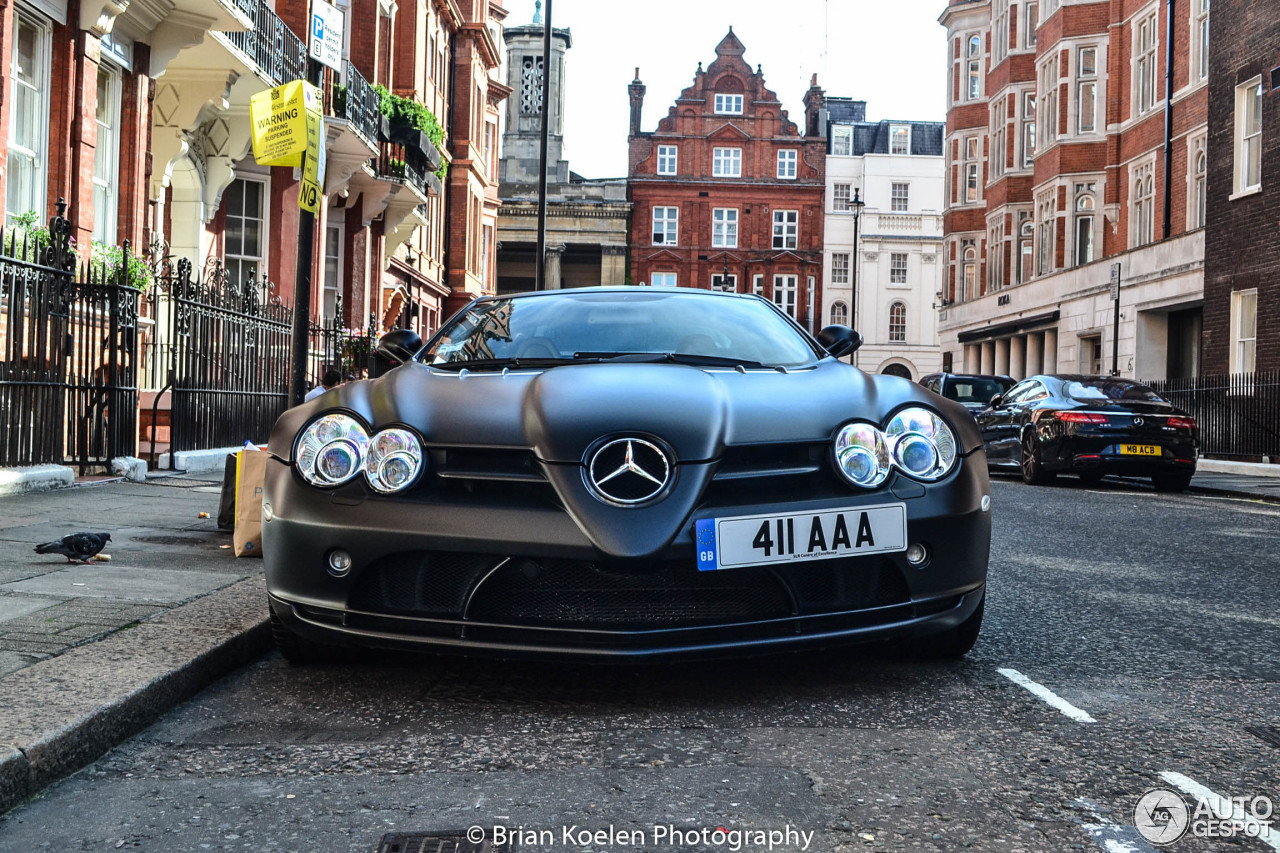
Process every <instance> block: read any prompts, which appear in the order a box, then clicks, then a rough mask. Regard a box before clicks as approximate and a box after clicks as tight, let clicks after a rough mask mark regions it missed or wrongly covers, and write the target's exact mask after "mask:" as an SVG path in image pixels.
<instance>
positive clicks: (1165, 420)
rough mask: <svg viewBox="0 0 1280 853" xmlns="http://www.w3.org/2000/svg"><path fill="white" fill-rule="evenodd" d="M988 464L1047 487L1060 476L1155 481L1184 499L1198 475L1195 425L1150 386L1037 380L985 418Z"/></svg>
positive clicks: (1106, 380)
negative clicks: (1116, 476) (1013, 470)
mask: <svg viewBox="0 0 1280 853" xmlns="http://www.w3.org/2000/svg"><path fill="white" fill-rule="evenodd" d="M976 417H977V420H978V426H979V428H981V430H982V440H983V442H984V443H985V445H986V449H987V462H988V463H989V464H990V465H991V466H992V467H995V468H1001V467H1004V468H1017V469H1019V470H1020V471H1021V472H1022V479H1023V481H1024V482H1027V483H1032V484H1036V485H1044V484H1046V483H1049V482H1051V481H1052V480H1053V479H1054V477H1056V476H1057V475H1058V474H1059V473H1060V472H1068V473H1072V474H1075V475H1077V476H1078V477H1080V479H1082V480H1085V481H1088V482H1096V481H1097V480H1100V479H1102V477H1103V476H1104V475H1106V474H1120V475H1124V476H1129V477H1150V478H1151V480H1152V482H1153V483H1154V484H1155V487H1156V488H1157V489H1159V490H1161V491H1168V492H1180V491H1182V490H1183V489H1185V488H1186V487H1187V485H1188V484H1189V483H1190V482H1191V477H1192V475H1193V474H1195V472H1196V455H1197V452H1198V450H1199V447H1200V428H1199V427H1198V426H1197V425H1196V422H1195V419H1194V418H1192V417H1191V416H1190V415H1188V414H1187V413H1186V412H1184V411H1182V410H1181V409H1179V408H1177V407H1175V406H1174V405H1173V404H1172V403H1170V402H1169V401H1168V400H1165V399H1164V398H1163V397H1161V396H1160V395H1159V394H1157V393H1155V392H1154V391H1152V390H1151V389H1150V388H1148V387H1147V386H1145V385H1142V384H1140V383H1137V382H1133V381H1130V380H1128V379H1119V378H1116V377H1112V376H1077V375H1057V376H1031V377H1028V378H1027V379H1024V380H1023V381H1021V382H1019V383H1018V384H1017V385H1015V386H1014V387H1013V388H1011V389H1010V390H1009V392H1008V393H1006V394H1003V395H1001V396H1000V397H998V398H997V399H995V400H993V401H992V404H991V406H990V407H989V408H988V409H986V410H985V411H982V412H979V413H978V414H977V416H976Z"/></svg>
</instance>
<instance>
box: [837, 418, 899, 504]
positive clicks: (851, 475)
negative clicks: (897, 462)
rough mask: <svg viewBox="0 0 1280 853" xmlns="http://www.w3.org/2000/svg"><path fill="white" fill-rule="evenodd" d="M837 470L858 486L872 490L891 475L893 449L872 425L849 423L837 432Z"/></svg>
mask: <svg viewBox="0 0 1280 853" xmlns="http://www.w3.org/2000/svg"><path fill="white" fill-rule="evenodd" d="M835 454H836V467H837V468H839V469H840V473H841V474H843V475H844V477H845V479H847V480H848V481H849V482H851V483H853V484H854V485H855V486H862V487H863V488H872V487H875V486H878V485H880V484H881V483H883V482H884V480H885V477H888V476H889V465H890V459H889V448H888V445H887V444H886V442H885V438H884V434H883V433H881V432H880V430H878V429H876V428H875V427H874V426H872V425H871V424H863V423H853V424H845V425H844V426H843V427H841V428H840V431H839V432H838V433H836V443H835Z"/></svg>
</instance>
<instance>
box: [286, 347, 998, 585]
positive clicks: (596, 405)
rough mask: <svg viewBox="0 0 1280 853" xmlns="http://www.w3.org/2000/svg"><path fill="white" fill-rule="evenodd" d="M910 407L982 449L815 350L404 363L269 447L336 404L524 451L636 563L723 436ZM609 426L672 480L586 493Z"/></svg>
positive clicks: (771, 437) (289, 418) (805, 428)
mask: <svg viewBox="0 0 1280 853" xmlns="http://www.w3.org/2000/svg"><path fill="white" fill-rule="evenodd" d="M910 403H925V404H928V405H931V406H933V407H934V408H935V409H937V410H938V411H940V412H942V413H943V414H944V415H945V416H946V418H947V420H948V421H949V422H950V423H951V425H952V428H953V429H954V430H955V432H956V436H957V438H958V440H959V444H960V446H961V448H963V452H964V453H965V454H968V453H969V452H971V451H973V450H975V449H977V448H980V447H981V446H982V441H981V437H980V435H979V433H978V430H977V427H976V424H975V423H974V420H973V418H972V417H971V416H970V415H969V413H968V412H967V411H965V409H964V408H963V407H962V406H960V405H959V404H957V403H954V402H952V401H950V400H944V399H943V398H941V397H939V396H937V395H935V394H933V393H932V392H930V391H928V390H926V389H924V388H923V387H922V386H920V385H917V384H914V383H912V382H909V381H907V380H905V379H900V378H897V377H891V376H869V375H867V374H864V373H863V372H862V371H860V370H858V369H856V368H853V367H850V366H849V365H847V364H843V363H841V362H838V361H836V360H835V359H824V360H823V361H821V362H819V363H818V364H817V365H815V366H813V367H810V368H805V369H800V370H794V371H790V372H785V373H784V372H782V371H780V370H750V371H745V372H739V371H736V370H723V369H703V368H699V367H691V366H686V365H678V364H644V363H619V364H609V363H603V364H582V365H565V366H562V367H555V368H552V369H548V370H536V371H535V370H512V371H508V372H506V373H503V372H501V371H477V372H464V373H459V372H457V371H445V370H438V369H434V368H431V367H428V366H425V365H421V364H407V365H403V366H401V367H399V368H396V369H395V370H393V371H391V372H390V373H388V374H387V375H386V376H384V377H382V378H380V379H377V380H371V381H362V382H352V383H347V384H346V385H343V386H340V387H338V388H335V389H333V390H331V391H328V392H326V393H325V394H322V395H320V396H319V397H317V398H316V399H314V400H312V401H311V402H309V403H304V404H303V405H301V406H297V407H295V408H293V409H290V410H288V411H287V412H285V414H284V415H282V416H281V418H280V420H279V421H278V422H277V423H276V427H275V429H274V430H273V432H272V436H271V441H270V445H269V449H270V451H271V452H272V453H273V454H274V455H276V456H278V457H280V458H282V459H290V457H291V454H292V447H293V442H294V438H295V436H296V435H297V434H298V432H299V431H300V430H301V429H302V428H303V427H305V426H306V425H307V424H308V423H310V422H311V421H312V420H313V419H314V418H315V417H316V416H318V415H320V414H321V413H322V412H325V411H331V410H335V409H343V410H347V411H349V412H352V413H354V414H356V415H358V416H359V417H360V418H362V419H363V420H364V421H365V422H366V423H367V424H369V425H370V426H371V427H372V428H373V430H374V431H377V430H379V429H381V428H383V427H387V426H391V425H398V424H403V425H408V426H411V427H413V428H414V429H415V430H417V431H418V432H419V433H421V434H422V436H423V437H424V438H425V439H426V441H427V443H428V444H431V445H436V446H465V447H472V448H475V447H503V448H522V449H524V448H527V449H531V450H532V451H533V452H534V453H535V454H536V456H537V457H538V459H540V460H541V461H542V462H543V463H544V464H543V466H542V467H543V470H544V471H545V473H546V476H547V478H548V480H549V481H550V484H551V486H552V487H553V488H554V489H555V491H556V494H557V495H558V496H559V499H560V501H561V502H562V503H563V505H564V507H565V509H566V510H567V511H568V512H569V514H570V515H571V516H572V517H573V519H574V521H575V522H576V523H577V525H578V526H579V528H580V529H581V530H582V531H583V533H584V535H586V537H587V538H588V539H589V540H590V541H591V543H592V544H593V545H594V546H595V547H596V548H597V549H598V550H599V551H600V552H601V554H602V555H604V556H605V557H607V558H610V559H618V560H629V559H643V558H650V557H652V556H654V555H656V554H659V553H661V552H662V551H664V549H666V548H667V547H668V545H670V543H671V542H672V541H673V539H674V538H675V537H676V535H678V534H679V532H680V531H681V530H682V529H684V526H685V525H686V524H687V521H688V519H689V517H690V515H691V514H692V513H693V511H694V509H695V508H696V507H697V506H698V502H699V501H700V500H701V497H702V494H703V492H704V491H705V489H706V487H707V485H708V483H709V482H710V480H711V477H712V475H713V473H714V468H715V466H714V465H711V464H707V463H710V462H712V461H714V460H716V459H718V458H719V457H720V455H721V453H722V451H723V449H724V448H725V446H726V445H743V444H762V443H778V444H782V443H791V442H818V441H829V440H830V439H831V437H832V435H833V434H834V432H835V430H836V429H837V427H839V426H840V425H841V424H843V423H845V422H847V421H849V420H853V419H858V420H866V421H872V422H875V423H878V424H881V425H883V424H884V423H885V422H886V421H887V419H888V417H889V415H890V414H891V413H892V412H893V411H894V410H896V409H898V408H901V407H902V406H904V405H906V404H910ZM621 436H639V437H648V438H656V439H658V441H659V442H660V443H663V444H665V445H667V447H668V448H670V450H671V451H672V452H673V454H674V456H675V460H674V461H675V466H674V471H673V476H672V480H671V484H670V487H669V488H668V490H667V492H666V494H665V496H664V497H663V498H662V499H661V500H658V501H655V502H654V503H652V504H648V505H642V506H637V507H627V508H620V507H618V506H614V505H610V504H606V503H604V502H602V501H600V500H598V499H597V498H595V497H594V495H593V494H592V493H591V492H590V491H589V490H588V488H587V485H586V483H585V478H584V477H583V468H584V466H583V461H584V457H585V456H586V455H587V453H588V451H589V450H591V449H592V448H593V447H594V446H596V445H597V444H598V443H599V442H600V441H601V439H605V438H609V437H621ZM620 513H621V514H625V519H623V518H622V517H621V516H620ZM623 520H625V522H626V523H620V522H621V521H623Z"/></svg>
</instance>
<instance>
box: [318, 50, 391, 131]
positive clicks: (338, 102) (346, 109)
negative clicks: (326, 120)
mask: <svg viewBox="0 0 1280 853" xmlns="http://www.w3.org/2000/svg"><path fill="white" fill-rule="evenodd" d="M346 68H347V82H346V84H345V85H343V83H342V79H341V77H340V76H339V75H338V72H336V71H334V70H333V69H332V68H326V69H324V86H323V89H324V111H325V115H330V116H333V117H334V118H341V119H346V120H347V121H349V122H351V127H352V129H353V130H355V132H356V133H357V134H358V135H359V136H360V137H361V138H362V139H363V140H364V141H365V142H367V143H368V144H369V146H370V147H376V146H377V144H378V140H379V139H380V138H381V136H380V134H379V132H378V131H379V129H380V127H381V126H382V112H381V111H380V110H379V109H378V93H377V92H375V91H374V90H373V87H372V86H370V85H369V81H368V80H366V79H364V76H363V75H362V74H361V73H360V72H359V71H358V70H356V67H355V66H354V65H352V64H351V63H350V62H347V64H346Z"/></svg>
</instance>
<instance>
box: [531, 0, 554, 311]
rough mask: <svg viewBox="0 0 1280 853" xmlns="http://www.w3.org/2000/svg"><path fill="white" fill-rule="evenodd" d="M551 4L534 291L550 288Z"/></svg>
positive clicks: (545, 42)
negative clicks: (546, 270) (548, 227)
mask: <svg viewBox="0 0 1280 853" xmlns="http://www.w3.org/2000/svg"><path fill="white" fill-rule="evenodd" d="M550 115H551V0H547V16H546V18H545V19H544V21H543V23H542V125H541V131H542V134H541V135H542V140H541V143H540V145H539V147H538V248H537V250H536V253H537V254H536V265H537V269H536V271H535V273H534V280H533V281H534V284H533V289H534V290H544V289H545V288H546V286H547V282H546V272H545V270H544V267H545V266H546V263H547V257H546V255H547V139H548V136H549V134H550V132H551V120H550Z"/></svg>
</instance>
